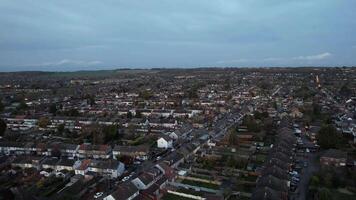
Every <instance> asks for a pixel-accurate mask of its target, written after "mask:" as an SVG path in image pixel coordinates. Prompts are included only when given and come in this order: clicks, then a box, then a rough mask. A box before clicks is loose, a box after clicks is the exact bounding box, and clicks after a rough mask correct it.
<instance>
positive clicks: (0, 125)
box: [0, 119, 7, 136]
mask: <svg viewBox="0 0 356 200" xmlns="http://www.w3.org/2000/svg"><path fill="white" fill-rule="evenodd" d="M6 126H7V125H6V122H5V121H4V120H3V119H0V136H3V135H4V133H5V131H6Z"/></svg>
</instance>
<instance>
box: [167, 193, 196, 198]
mask: <svg viewBox="0 0 356 200" xmlns="http://www.w3.org/2000/svg"><path fill="white" fill-rule="evenodd" d="M162 200H192V199H191V198H186V197H182V196H178V195H175V194H171V193H167V194H165V195H164V196H163V197H162Z"/></svg>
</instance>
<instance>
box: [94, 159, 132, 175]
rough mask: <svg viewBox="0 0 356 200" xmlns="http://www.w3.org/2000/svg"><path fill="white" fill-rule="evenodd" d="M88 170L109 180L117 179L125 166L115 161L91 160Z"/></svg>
mask: <svg viewBox="0 0 356 200" xmlns="http://www.w3.org/2000/svg"><path fill="white" fill-rule="evenodd" d="M88 170H89V171H91V172H95V173H98V174H101V175H104V176H108V177H110V178H117V177H119V176H121V174H122V173H123V172H124V171H125V165H124V164H123V163H122V162H120V161H118V160H115V159H108V160H92V161H91V162H90V164H89V168H88Z"/></svg>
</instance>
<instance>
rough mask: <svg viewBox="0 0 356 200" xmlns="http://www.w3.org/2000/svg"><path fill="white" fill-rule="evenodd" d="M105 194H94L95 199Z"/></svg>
mask: <svg viewBox="0 0 356 200" xmlns="http://www.w3.org/2000/svg"><path fill="white" fill-rule="evenodd" d="M103 194H104V193H103V192H97V193H95V194H94V199H97V198H99V197H101V196H103Z"/></svg>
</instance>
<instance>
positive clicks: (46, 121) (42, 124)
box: [38, 117, 49, 128]
mask: <svg viewBox="0 0 356 200" xmlns="http://www.w3.org/2000/svg"><path fill="white" fill-rule="evenodd" d="M48 124H49V119H48V118H47V117H41V118H40V119H39V120H38V126H39V127H41V128H46V127H47V125H48Z"/></svg>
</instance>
